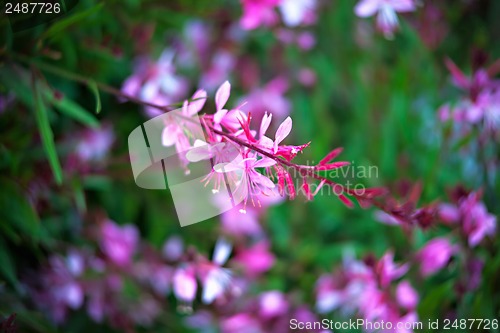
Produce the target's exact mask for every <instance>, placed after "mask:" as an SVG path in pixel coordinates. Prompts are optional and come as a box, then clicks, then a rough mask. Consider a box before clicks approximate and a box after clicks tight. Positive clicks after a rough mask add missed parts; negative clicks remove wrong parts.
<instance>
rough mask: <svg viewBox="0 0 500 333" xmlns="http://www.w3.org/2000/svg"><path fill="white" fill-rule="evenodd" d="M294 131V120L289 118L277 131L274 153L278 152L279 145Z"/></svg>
mask: <svg viewBox="0 0 500 333" xmlns="http://www.w3.org/2000/svg"><path fill="white" fill-rule="evenodd" d="M291 131H292V118H290V117H287V118H286V119H285V120H284V121H283V122H282V123H281V125H280V127H278V130H277V131H276V136H275V140H274V151H275V152H276V151H277V150H278V145H279V144H280V143H281V141H283V140H284V139H285V138H286V137H287V136H288V134H290V132H291Z"/></svg>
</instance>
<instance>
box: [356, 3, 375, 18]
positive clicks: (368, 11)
mask: <svg viewBox="0 0 500 333" xmlns="http://www.w3.org/2000/svg"><path fill="white" fill-rule="evenodd" d="M379 7H380V2H379V0H361V1H360V2H358V4H357V5H356V7H354V12H355V13H356V15H357V16H359V17H368V16H372V15H373V14H375V13H376V12H377V10H378V9H379Z"/></svg>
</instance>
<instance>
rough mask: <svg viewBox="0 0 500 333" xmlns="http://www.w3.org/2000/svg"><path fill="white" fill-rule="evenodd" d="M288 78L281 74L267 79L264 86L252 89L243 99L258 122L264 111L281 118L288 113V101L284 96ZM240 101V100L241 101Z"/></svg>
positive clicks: (289, 106)
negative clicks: (269, 79)
mask: <svg viewBox="0 0 500 333" xmlns="http://www.w3.org/2000/svg"><path fill="white" fill-rule="evenodd" d="M288 87H289V83H288V80H287V79H286V78H284V77H282V76H279V77H276V78H274V79H273V80H271V81H269V82H268V83H267V84H266V85H265V86H264V87H262V88H257V89H254V90H252V91H251V92H250V93H249V94H248V95H247V96H246V97H245V98H244V100H245V101H247V102H248V105H247V109H248V111H249V112H251V113H252V118H253V119H254V120H255V121H257V123H258V122H260V121H261V120H262V117H263V116H264V114H265V113H266V112H269V113H270V114H272V115H274V116H275V117H278V119H283V118H284V117H285V116H288V114H289V113H290V108H291V105H290V101H289V100H288V99H287V98H286V97H285V93H286V92H287V91H288ZM241 102H242V101H241Z"/></svg>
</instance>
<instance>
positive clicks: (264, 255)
mask: <svg viewBox="0 0 500 333" xmlns="http://www.w3.org/2000/svg"><path fill="white" fill-rule="evenodd" d="M234 261H235V262H238V263H239V264H240V265H241V266H242V267H243V269H244V270H245V274H247V275H248V276H250V277H256V276H259V275H260V274H262V273H264V272H267V271H268V270H269V269H271V267H272V266H273V265H274V261H275V257H274V255H273V254H272V253H271V252H270V251H269V244H268V243H267V242H265V241H261V242H259V243H257V244H255V245H253V246H252V247H250V248H247V249H242V250H239V251H238V252H237V254H236V256H235V258H234Z"/></svg>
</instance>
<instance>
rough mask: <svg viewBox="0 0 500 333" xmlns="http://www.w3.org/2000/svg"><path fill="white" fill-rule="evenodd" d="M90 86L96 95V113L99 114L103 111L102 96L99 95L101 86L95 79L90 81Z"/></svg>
mask: <svg viewBox="0 0 500 333" xmlns="http://www.w3.org/2000/svg"><path fill="white" fill-rule="evenodd" d="M89 88H90V90H91V91H92V92H93V93H94V97H95V113H96V114H99V112H101V97H100V96H99V88H97V84H96V83H95V81H89Z"/></svg>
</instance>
